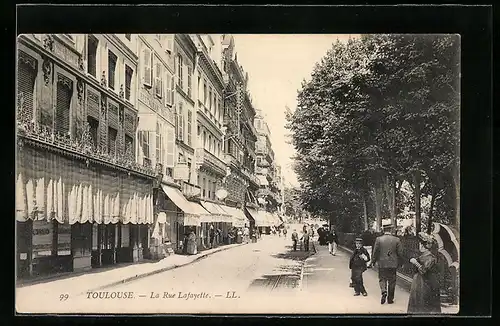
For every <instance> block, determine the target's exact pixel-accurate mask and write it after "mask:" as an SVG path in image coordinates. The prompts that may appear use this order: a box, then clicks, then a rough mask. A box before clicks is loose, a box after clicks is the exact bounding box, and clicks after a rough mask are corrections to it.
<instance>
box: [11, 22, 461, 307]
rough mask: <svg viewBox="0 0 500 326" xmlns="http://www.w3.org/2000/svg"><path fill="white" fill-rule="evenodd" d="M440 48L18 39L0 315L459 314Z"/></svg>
mask: <svg viewBox="0 0 500 326" xmlns="http://www.w3.org/2000/svg"><path fill="white" fill-rule="evenodd" d="M200 32H202V31H200ZM228 32H231V31H230V30H228ZM460 52H461V36H460V35H459V34H396V33H393V34H390V33H389V34H379V33H373V34H248V33H247V34H239V33H232V34H231V33H230V34H222V33H221V34H182V33H179V34H151V33H142V34H141V33H139V34H133V33H132V34H111V33H109V34H106V33H86V34H84V33H76V34H75V33H73V34H71V33H70V34H57V33H45V34H27V33H23V34H20V35H18V37H17V42H16V115H15V117H16V158H15V160H16V161H15V180H16V185H15V191H16V193H15V215H16V229H15V239H16V255H15V257H16V290H15V305H16V311H17V312H18V313H27V314H62V313H71V314H121V313H130V314H139V313H144V314H216V313H220V314H288V315H290V314H367V315H377V314H383V315H387V314H389V315H390V314H410V315H429V314H435V315H455V314H457V313H458V312H459V310H460V309H459V303H460V297H459V293H460V141H461V139H460V124H461V121H460V111H461V101H460V94H461V90H460V78H461V55H460Z"/></svg>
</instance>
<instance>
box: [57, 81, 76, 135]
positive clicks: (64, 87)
mask: <svg viewBox="0 0 500 326" xmlns="http://www.w3.org/2000/svg"><path fill="white" fill-rule="evenodd" d="M56 92H57V99H56V130H57V131H58V132H60V133H63V134H67V133H68V132H69V123H70V122H69V116H70V107H71V96H72V94H73V82H72V81H71V80H69V79H68V78H67V77H65V76H62V75H59V76H58V81H57V90H56Z"/></svg>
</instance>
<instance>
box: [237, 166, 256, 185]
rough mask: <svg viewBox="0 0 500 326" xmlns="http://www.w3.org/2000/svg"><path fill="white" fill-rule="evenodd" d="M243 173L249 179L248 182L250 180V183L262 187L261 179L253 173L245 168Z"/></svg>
mask: <svg viewBox="0 0 500 326" xmlns="http://www.w3.org/2000/svg"><path fill="white" fill-rule="evenodd" d="M241 172H242V173H243V174H244V175H245V176H246V177H247V178H248V180H250V182H252V183H253V184H254V185H257V186H259V185H260V181H259V179H258V178H257V177H256V176H255V175H254V174H253V173H251V172H250V171H248V170H247V169H245V168H242V169H241Z"/></svg>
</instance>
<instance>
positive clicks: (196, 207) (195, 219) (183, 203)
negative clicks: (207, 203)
mask: <svg viewBox="0 0 500 326" xmlns="http://www.w3.org/2000/svg"><path fill="white" fill-rule="evenodd" d="M162 189H163V191H164V192H165V194H166V195H167V196H168V198H170V200H171V201H172V202H173V203H174V204H175V205H176V206H177V207H179V209H180V210H182V211H183V212H184V219H183V221H182V224H183V225H185V226H199V225H200V223H201V221H200V217H201V215H205V214H210V213H208V212H207V211H206V210H205V209H203V207H201V205H200V204H198V203H193V202H190V201H188V200H187V199H186V197H184V195H183V194H182V192H180V190H179V189H177V188H174V187H169V186H166V185H162Z"/></svg>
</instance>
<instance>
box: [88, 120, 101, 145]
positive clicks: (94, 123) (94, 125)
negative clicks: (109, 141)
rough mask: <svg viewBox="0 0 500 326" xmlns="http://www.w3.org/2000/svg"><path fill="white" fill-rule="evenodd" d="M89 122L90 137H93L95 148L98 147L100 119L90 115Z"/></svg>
mask: <svg viewBox="0 0 500 326" xmlns="http://www.w3.org/2000/svg"><path fill="white" fill-rule="evenodd" d="M87 122H88V123H89V126H90V137H91V138H92V145H93V147H94V149H96V148H97V140H98V139H97V131H98V130H99V121H98V120H97V119H94V118H93V117H90V116H89V117H88V118H87Z"/></svg>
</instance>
